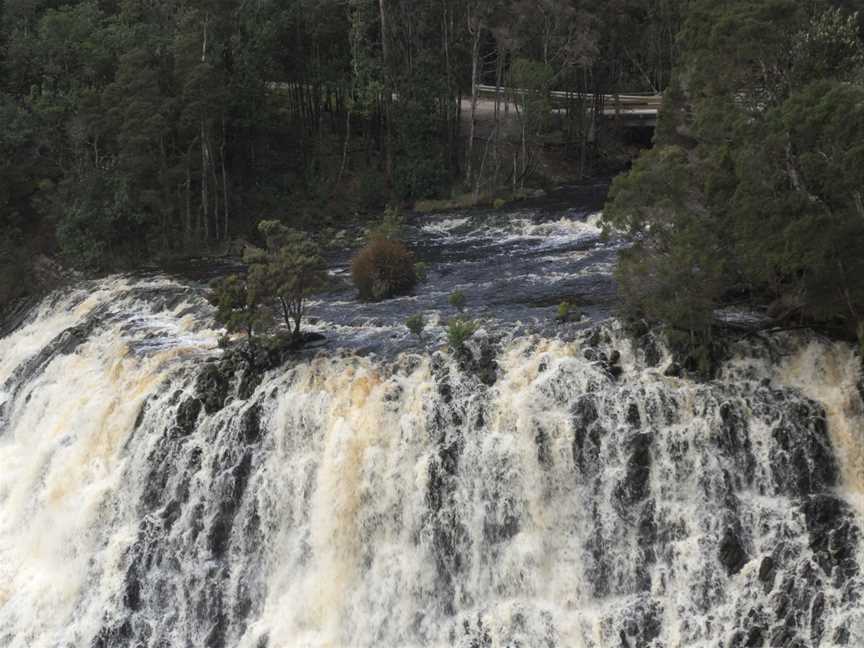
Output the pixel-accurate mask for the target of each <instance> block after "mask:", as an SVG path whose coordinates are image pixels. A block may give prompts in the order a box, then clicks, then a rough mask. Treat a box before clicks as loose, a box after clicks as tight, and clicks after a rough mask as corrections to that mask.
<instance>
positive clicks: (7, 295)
mask: <svg viewBox="0 0 864 648" xmlns="http://www.w3.org/2000/svg"><path fill="white" fill-rule="evenodd" d="M862 4H864V3H862V2H861V0H835V1H833V2H829V1H828V0H806V1H801V0H723V1H719V2H718V1H715V0H610V1H607V2H597V1H596V0H590V1H589V0H286V1H276V0H254V1H253V0H165V1H162V2H152V1H147V0H83V1H70V2H64V1H62V0H2V2H0V16H2V23H0V82H2V84H0V124H2V126H0V303H3V302H6V301H8V300H10V299H12V298H14V297H16V296H18V295H20V294H22V293H25V292H26V291H27V290H28V288H29V286H30V285H31V284H32V283H33V282H34V281H38V276H37V275H38V273H34V272H33V270H32V268H33V260H34V259H37V258H43V257H41V256H40V255H44V254H47V255H49V256H52V257H55V258H59V259H61V261H62V262H63V263H64V264H65V265H69V266H75V267H80V268H84V269H89V270H100V271H106V270H112V269H116V268H123V267H132V266H135V265H137V264H140V263H142V262H148V261H158V260H159V259H164V258H166V257H170V256H175V255H189V254H196V253H209V252H214V251H226V250H228V249H229V245H230V242H231V241H232V240H235V239H238V238H242V237H252V238H254V237H256V236H257V237H258V238H259V239H260V236H259V235H258V229H257V225H258V223H260V222H262V221H265V220H267V221H271V220H272V221H278V222H280V223H282V224H284V225H286V226H288V227H292V228H299V229H301V230H303V229H305V230H307V231H309V232H310V233H311V234H313V235H315V234H316V232H320V231H322V230H323V229H325V228H328V227H333V226H339V227H341V226H344V225H346V224H350V223H351V222H352V221H354V220H357V219H363V218H365V215H366V214H369V213H372V212H375V211H376V210H379V211H380V209H382V208H383V207H384V205H385V204H386V203H392V204H397V203H406V202H410V201H414V200H417V199H422V198H434V197H447V196H451V195H455V194H458V193H460V192H468V193H471V194H473V195H474V196H475V197H476V196H479V195H480V194H481V193H482V194H494V193H495V192H497V191H503V190H512V191H514V192H515V191H516V190H517V188H519V187H523V186H524V184H525V182H526V179H527V178H531V177H532V176H533V175H536V174H537V173H538V170H537V166H538V165H537V151H539V150H541V149H543V148H544V147H548V145H549V144H550V142H552V141H553V138H551V137H550V133H552V132H553V131H554V133H555V137H554V146H555V147H557V148H556V151H557V153H558V154H559V155H560V156H561V157H562V159H566V160H568V161H569V163H571V165H572V166H571V168H573V169H575V174H576V175H577V176H578V175H586V174H590V173H592V172H596V171H598V170H601V171H602V170H603V161H604V157H609V156H610V155H611V153H610V151H611V150H612V149H613V148H614V146H615V145H616V144H615V142H616V140H615V138H614V136H613V133H612V132H611V128H610V127H609V125H608V124H605V123H604V120H603V119H602V116H603V114H604V113H603V109H604V106H603V102H604V97H605V96H607V95H608V94H609V93H619V92H646V93H660V92H663V93H664V94H665V101H664V109H663V111H662V113H661V117H660V123H659V126H658V128H657V132H656V135H655V141H656V146H655V147H654V148H653V150H651V151H649V152H647V153H646V154H645V155H643V156H642V157H641V159H639V160H638V162H637V163H636V164H635V166H634V168H633V169H632V171H631V172H630V173H629V174H627V175H624V176H622V177H620V178H619V179H618V180H617V182H616V183H615V185H614V187H613V192H612V200H611V203H610V206H609V210H608V216H609V220H610V222H611V223H612V225H613V226H614V227H616V228H618V229H622V230H626V231H628V232H629V233H630V234H631V235H633V236H634V237H635V245H634V247H633V248H632V249H631V250H630V251H629V252H627V253H626V254H625V255H624V257H623V259H622V263H621V267H620V270H619V279H620V284H621V288H622V291H621V292H622V296H623V299H624V304H625V308H626V309H627V311H628V313H629V314H631V315H636V316H639V317H645V318H647V319H650V320H660V321H663V322H666V323H667V324H669V325H670V327H669V328H670V330H671V331H672V332H673V333H675V332H677V333H678V334H680V336H679V337H680V338H681V339H682V340H683V341H684V342H685V343H686V344H687V345H690V346H693V347H699V346H701V347H706V346H710V340H711V338H712V335H713V331H714V329H715V328H716V321H715V320H716V318H715V313H716V310H717V308H718V307H722V306H729V305H735V306H737V305H748V306H749V305H753V304H762V305H764V304H770V309H769V311H770V313H771V314H772V315H773V316H775V317H776V318H779V319H780V320H784V321H795V322H800V323H805V322H806V323H814V322H815V323H817V324H819V325H822V326H825V327H827V328H829V329H831V330H834V331H840V332H843V333H845V334H849V333H854V332H855V330H856V329H860V328H861V327H862V324H861V322H862V321H864V199H862V185H864V177H862V173H864V171H862V169H864V112H862V105H864V80H862V69H864V65H862V61H864V58H862V43H861V33H862V22H861V20H860V17H859V15H858V14H856V13H855V12H856V11H857V10H858V9H859V8H861V5H862ZM481 85H491V86H493V87H495V88H497V90H496V91H495V93H494V115H493V116H492V117H491V118H489V119H490V120H491V121H490V122H489V123H487V124H485V126H484V127H481V125H480V121H481V120H480V119H479V111H478V101H479V99H480V90H479V88H480V86H481ZM514 87H518V88H521V89H523V90H524V92H523V93H521V94H518V95H517V94H516V93H515V92H514V93H512V94H508V93H510V92H511V89H512V88H514ZM553 90H566V91H568V92H569V93H572V94H571V95H568V96H570V97H571V99H569V100H568V102H567V105H566V106H565V107H564V108H563V109H562V108H561V107H560V106H559V107H558V109H556V110H554V111H553V110H552V106H551V103H550V101H549V97H550V91H553ZM487 100H488V97H487ZM503 113H507V114H508V117H507V118H508V119H509V120H510V121H511V122H513V121H514V120H515V123H516V124H517V127H516V128H515V129H513V128H512V124H511V127H510V128H505V127H504V126H503V121H502V119H503V118H502V117H501V115H502V114H503ZM553 117H554V119H553ZM490 124H491V126H490ZM259 242H260V241H259Z"/></svg>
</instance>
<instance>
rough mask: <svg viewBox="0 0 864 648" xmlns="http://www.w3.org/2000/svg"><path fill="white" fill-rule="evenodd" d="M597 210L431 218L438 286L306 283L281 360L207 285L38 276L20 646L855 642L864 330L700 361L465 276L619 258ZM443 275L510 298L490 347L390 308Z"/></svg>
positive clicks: (7, 639) (20, 569)
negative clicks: (501, 221) (389, 292)
mask: <svg viewBox="0 0 864 648" xmlns="http://www.w3.org/2000/svg"><path fill="white" fill-rule="evenodd" d="M586 222H587V225H586ZM579 223H580V224H578V225H574V224H573V223H572V222H570V221H568V220H566V219H565V218H564V216H562V215H561V214H556V215H555V216H554V217H553V218H549V219H546V220H543V221H540V222H538V221H537V220H536V219H532V218H531V217H530V216H529V217H525V216H524V215H519V214H517V215H515V216H514V218H513V219H511V220H510V221H509V222H508V223H507V224H506V227H504V228H503V229H502V230H500V231H498V232H494V233H489V232H490V228H489V227H488V226H484V227H482V228H481V227H478V226H477V223H473V222H472V221H471V220H470V219H466V220H462V219H460V218H453V217H449V220H448V219H447V218H443V217H442V218H439V219H433V220H432V221H431V222H430V223H428V224H427V225H426V228H427V229H426V230H425V233H422V237H425V238H418V246H422V245H423V243H422V242H423V241H426V245H427V250H426V252H425V254H426V256H427V258H430V259H433V260H434V259H435V258H438V259H440V260H441V265H439V266H435V267H433V279H432V283H431V284H430V286H429V288H428V291H427V292H426V293H423V294H420V295H419V296H418V297H415V298H406V300H405V302H402V304H403V305H402V306H400V305H399V304H396V305H395V306H394V304H389V305H386V306H385V305H382V306H380V307H373V308H379V309H380V310H378V311H376V312H372V313H371V314H369V313H368V312H367V311H362V308H363V307H362V306H361V305H358V304H356V303H350V300H348V299H347V297H346V296H345V295H341V296H340V295H339V294H337V295H334V296H332V297H330V298H329V300H327V301H322V302H320V303H318V304H316V305H313V311H314V312H313V314H314V315H316V316H317V317H318V318H319V320H318V323H317V324H316V325H315V326H316V327H318V328H319V329H321V330H325V331H327V332H328V333H330V334H331V336H332V340H333V341H331V345H330V348H327V349H319V350H316V351H310V352H306V353H305V354H304V355H302V356H301V357H298V358H295V359H294V360H292V361H290V362H289V363H287V364H286V365H284V366H282V367H279V368H276V369H270V370H267V371H262V370H257V369H254V368H251V367H249V366H248V365H245V364H244V363H243V362H238V361H237V360H236V358H233V357H232V356H230V355H228V354H224V353H223V352H222V351H221V350H220V349H219V348H218V347H217V344H216V340H217V338H218V336H219V332H218V331H215V330H212V320H211V312H210V308H209V306H207V305H206V303H205V301H204V300H203V298H202V291H201V289H200V286H198V285H197V284H195V283H194V282H193V283H190V282H187V281H180V280H177V279H172V278H169V277H164V276H153V277H143V278H142V277H138V278H132V277H111V278H108V279H104V280H100V281H93V282H85V283H81V284H79V285H77V286H75V287H74V288H72V289H67V290H64V291H59V292H57V293H55V294H53V295H50V296H49V297H47V298H46V299H45V300H43V302H42V303H41V304H40V305H39V306H38V307H37V308H36V309H34V310H33V311H32V312H31V313H30V315H29V316H28V318H27V319H26V321H24V322H23V324H22V325H21V326H20V327H18V328H17V329H16V330H15V331H13V332H12V333H10V334H9V335H8V336H7V337H5V338H3V339H0V645H2V646H6V647H9V648H56V647H63V648H66V647H75V648H77V647H81V648H109V647H111V648H114V647H118V648H119V647H129V648H133V647H135V648H139V647H142V648H143V647H147V648H175V647H177V648H187V647H188V648H198V647H203V646H207V647H213V648H219V647H223V646H231V647H233V646H238V647H244V648H295V647H302V646H332V647H339V648H341V647H355V646H356V647H365V646H370V647H371V646H418V647H419V646H429V647H439V646H440V647H444V646H457V647H460V648H485V647H496V648H497V647H505V646H507V647H515V646H521V647H525V648H533V647H535V646H549V647H556V646H562V647H570V646H573V647H586V648H587V647H591V648H606V647H614V648H619V647H621V648H623V647H627V648H635V647H637V646H638V647H643V646H653V647H655V648H659V647H661V646H662V647H664V648H673V647H690V646H701V647H705V648H708V647H709V646H710V647H715V646H740V647H744V646H763V645H764V646H787V647H792V646H796V647H801V648H803V647H809V646H837V645H848V646H860V645H864V602H862V599H861V596H862V594H864V591H862V587H864V572H862V569H864V542H862V537H861V534H862V525H864V418H862V417H864V412H862V410H864V407H862V392H864V383H862V380H861V375H860V370H859V364H858V359H857V358H856V357H855V356H854V355H853V353H852V350H851V349H850V348H849V347H847V346H845V345H842V344H836V343H830V342H827V341H823V340H820V339H818V338H817V337H815V336H812V335H805V334H800V335H792V334H786V335H777V336H773V337H770V338H768V337H758V336H752V337H751V338H749V339H747V340H744V341H741V342H739V343H738V344H737V346H736V354H735V359H734V360H732V361H729V362H727V363H726V364H725V365H724V366H723V367H722V370H721V372H720V375H719V376H718V377H717V378H716V379H715V380H712V381H710V382H705V383H697V382H693V381H689V380H682V379H678V378H674V377H668V376H666V375H664V369H665V367H666V364H667V363H668V357H667V356H668V354H667V352H666V351H665V350H664V348H663V346H662V345H661V344H660V343H659V342H658V341H657V340H656V339H654V338H653V337H652V336H651V335H650V334H649V335H647V336H645V337H643V338H641V339H639V340H637V341H630V340H629V338H627V336H625V335H624V334H623V332H622V331H621V330H620V326H619V325H618V324H617V323H616V321H615V320H614V319H608V320H605V321H603V322H602V323H597V320H600V319H603V318H604V317H605V315H604V313H603V312H602V309H601V308H600V306H597V305H596V304H595V306H593V308H595V310H594V311H592V317H593V318H594V320H595V322H594V323H593V324H591V325H587V324H584V323H583V324H573V325H569V327H562V330H560V331H559V333H560V335H557V334H556V335H554V336H553V335H551V334H550V333H549V331H548V330H546V329H543V328H542V326H541V325H540V323H541V321H542V320H543V319H544V318H545V319H548V311H549V306H548V304H538V303H533V304H532V303H528V302H527V301H526V300H524V299H523V298H522V296H523V295H524V294H527V292H526V290H525V288H524V284H519V286H516V287H512V286H513V285H514V282H515V281H516V279H515V278H514V277H513V276H507V275H506V274H503V273H502V274H500V275H499V276H494V277H492V278H490V279H489V280H488V281H489V282H491V283H492V284H494V285H491V286H485V287H484V286H479V285H478V284H477V283H476V282H475V281H474V280H472V279H471V278H470V277H472V276H474V274H475V273H476V272H478V266H482V265H484V264H488V263H497V262H500V259H501V258H502V257H506V258H507V259H509V261H508V262H509V263H510V264H513V265H514V266H515V269H516V270H518V269H519V268H524V267H527V264H529V259H533V261H530V263H536V264H538V265H536V266H534V267H537V268H544V270H541V271H540V272H543V271H545V270H546V269H551V268H552V267H558V268H561V267H562V265H563V264H564V263H574V264H582V265H581V266H580V267H585V268H587V267H594V268H600V267H601V266H602V264H603V263H604V262H605V261H604V260H605V259H607V258H608V256H609V255H610V254H612V252H610V248H609V247H607V246H605V245H601V244H600V243H599V242H598V240H599V239H598V238H597V236H596V235H593V234H592V236H593V237H594V238H593V239H592V241H594V242H593V243H591V244H590V245H589V246H588V247H586V244H585V243H584V239H585V228H586V227H593V225H591V223H590V222H588V221H585V215H584V214H583V215H581V216H580V217H579ZM487 234H488V239H486V238H484V237H485V236H487ZM418 236H421V234H418ZM508 236H509V237H510V239H508ZM576 238H578V241H579V242H578V243H577V242H575V241H576ZM438 239H446V240H447V241H448V246H444V245H441V246H438V247H437V248H436V247H434V245H433V243H434V241H435V240H438ZM502 241H503V242H502ZM484 246H485V247H484ZM501 246H504V247H501ZM507 246H509V247H507ZM591 246H594V247H591ZM478 249H479V250H481V252H482V253H481V254H479V255H478V254H477V252H476V250H478ZM469 250H474V252H470V253H469ZM484 250H485V251H484ZM592 250H593V252H592ZM499 252H500V254H499ZM592 255H593V256H592ZM496 259H498V261H496ZM549 259H551V261H550V260H549ZM544 260H546V261H544ZM547 262H548V264H549V265H548V266H544V265H543V264H544V263H547ZM445 263H448V264H452V266H453V269H452V270H451V271H450V273H449V274H445V272H446V269H445V268H444V265H445ZM337 272H338V268H337ZM561 272H562V274H561V276H552V277H551V278H550V279H548V281H546V282H545V283H544V284H543V285H544V290H545V289H547V288H548V287H549V286H554V285H555V284H556V283H558V284H559V288H560V287H561V286H562V285H563V286H564V292H568V291H571V290H573V289H574V287H578V286H577V284H578V281H580V280H579V279H578V276H588V275H590V274H591V273H588V275H584V274H583V275H578V273H574V274H573V275H572V276H571V275H567V273H566V272H565V271H564V270H562V271H561ZM592 272H594V271H592ZM596 272H597V273H600V272H601V270H599V269H597V270H596ZM535 274H537V273H535ZM565 275H567V276H565ZM447 276H449V277H450V279H442V277H447ZM538 276H539V275H538ZM574 277H577V278H576V279H574ZM441 281H445V285H444V287H442V284H441V283H440V282H441ZM527 281H532V280H531V279H530V278H529V279H527ZM592 281H594V280H592ZM603 281H604V280H596V281H594V283H592V284H591V285H601V284H602V285H605V286H608V285H609V283H608V282H609V280H608V278H607V279H606V280H605V282H606V283H603ZM537 282H538V283H543V281H542V279H538V280H537ZM574 282H576V283H574ZM454 284H455V285H465V286H466V287H468V288H469V290H471V291H472V296H473V300H474V301H473V303H474V304H475V305H476V308H478V309H481V310H482V308H485V307H486V306H487V302H484V301H483V299H484V296H485V297H494V296H495V295H496V294H497V295H498V298H499V301H500V303H501V304H504V306H503V307H502V309H503V311H504V314H503V315H502V317H501V320H500V322H498V323H491V322H487V326H486V329H485V330H484V331H481V332H480V333H479V334H478V335H477V338H476V340H474V341H473V342H472V343H471V354H472V357H473V360H466V359H462V360H459V359H457V358H454V357H453V355H452V354H450V353H448V352H446V351H444V350H441V349H440V348H439V346H440V345H439V344H438V340H440V339H441V336H442V333H441V331H440V328H435V329H434V330H433V331H432V332H430V340H428V341H427V342H425V343H424V344H422V345H418V344H416V343H414V342H412V341H410V340H409V339H408V337H407V335H406V334H405V333H404V332H402V331H401V329H400V327H399V326H398V324H399V323H400V322H401V318H402V317H403V315H404V312H405V310H400V309H403V307H404V308H405V309H408V308H416V307H417V304H418V303H419V304H420V307H421V308H423V309H424V310H427V311H429V312H430V313H431V312H435V311H440V310H442V309H443V308H446V307H445V306H443V305H442V303H441V300H442V296H443V300H444V301H446V294H447V292H448V291H449V290H450V289H451V288H452V285H454ZM508 285H509V286H511V288H510V289H507V286H508ZM578 285H581V284H578ZM604 290H605V288H604ZM520 291H521V292H520ZM559 293H560V291H559ZM549 295H550V298H551V296H552V292H550V293H549ZM412 300H413V301H412ZM340 301H341V302H344V303H342V304H340ZM553 303H554V302H553ZM599 303H600V304H601V305H602V304H604V303H606V302H604V301H603V300H599ZM406 304H407V306H406ZM346 309H347V311H350V310H351V309H354V312H353V313H347V314H346ZM388 309H391V310H388ZM543 309H546V310H543ZM475 312H476V311H475ZM477 314H482V313H480V312H477ZM607 314H608V313H607ZM358 317H359V318H360V319H361V320H362V322H361V323H360V324H358V325H357V326H352V325H351V321H352V318H353V319H357V318H358ZM367 317H368V319H367ZM532 317H534V318H535V321H534V324H533V330H532V328H531V327H530V326H525V322H526V321H530V320H531V318H532ZM369 319H371V320H375V322H376V323H375V324H374V325H369V323H368V321H369ZM354 329H359V330H360V331H361V333H357V332H356V331H355V330H354ZM352 331H353V332H352ZM370 331H371V333H370ZM370 344H371V345H372V347H371V351H370V350H369V345H370ZM359 349H365V353H357V350H359ZM373 351H374V353H373ZM617 356H620V360H618V361H616V360H615V359H614V358H615V357H617ZM613 365H618V366H620V372H619V371H618V370H617V367H613ZM619 373H620V375H618V374H619Z"/></svg>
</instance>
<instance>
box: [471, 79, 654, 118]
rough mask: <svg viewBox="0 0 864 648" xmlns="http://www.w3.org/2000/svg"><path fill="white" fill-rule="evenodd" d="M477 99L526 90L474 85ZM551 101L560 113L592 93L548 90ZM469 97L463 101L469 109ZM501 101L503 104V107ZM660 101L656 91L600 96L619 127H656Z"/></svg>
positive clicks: (605, 110)
mask: <svg viewBox="0 0 864 648" xmlns="http://www.w3.org/2000/svg"><path fill="white" fill-rule="evenodd" d="M477 89H478V91H479V92H478V94H479V95H480V98H481V99H480V101H481V103H483V104H486V103H487V102H492V101H494V99H495V96H496V94H497V95H499V97H500V98H501V100H502V101H504V102H507V104H509V105H510V106H512V103H509V102H510V101H511V100H512V98H513V97H516V96H520V95H524V94H525V93H526V90H521V89H518V88H504V87H498V88H496V87H495V86H492V85H479V86H477ZM549 97H550V99H551V100H552V105H553V110H554V111H555V112H561V111H562V110H563V109H565V108H567V107H569V106H572V105H573V104H574V103H578V102H580V101H584V102H587V103H591V102H593V101H594V95H590V94H583V93H579V92H567V91H564V90H554V91H552V92H550V93H549ZM470 103H471V102H470V99H469V100H468V101H467V104H468V106H469V110H470ZM507 104H505V107H506V106H507ZM662 104H663V95H657V94H607V95H603V115H604V116H605V117H607V118H608V119H615V120H619V121H620V123H621V124H622V125H623V126H628V127H635V128H654V127H656V126H657V114H658V113H659V111H660V107H661V105H662ZM486 110H488V105H484V106H483V111H484V112H485V111H486Z"/></svg>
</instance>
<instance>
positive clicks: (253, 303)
mask: <svg viewBox="0 0 864 648" xmlns="http://www.w3.org/2000/svg"><path fill="white" fill-rule="evenodd" d="M210 290H211V291H210V294H209V295H208V299H209V301H210V303H211V304H212V305H213V306H215V307H216V313H215V314H214V318H215V320H216V322H217V324H219V325H221V326H224V327H225V329H226V330H227V331H228V332H229V333H239V332H243V333H245V334H246V336H247V337H248V338H249V341H250V342H251V341H252V339H253V336H254V335H255V332H256V331H258V330H259V329H261V328H264V327H266V326H267V325H268V324H269V323H270V317H269V315H268V313H267V311H266V309H264V308H262V303H261V302H262V297H263V295H261V294H260V293H259V291H257V290H256V289H255V287H254V286H252V285H250V282H248V281H247V279H246V278H245V277H242V276H240V275H230V276H228V277H225V278H223V279H217V280H215V281H214V282H213V283H211V284H210Z"/></svg>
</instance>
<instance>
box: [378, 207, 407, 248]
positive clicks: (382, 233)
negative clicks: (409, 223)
mask: <svg viewBox="0 0 864 648" xmlns="http://www.w3.org/2000/svg"><path fill="white" fill-rule="evenodd" d="M404 232H405V215H404V214H403V213H402V210H401V209H399V207H394V206H393V205H387V208H386V209H385V210H384V214H383V216H382V217H381V220H380V221H379V222H378V223H377V224H376V225H374V226H373V227H372V228H370V230H369V240H370V241H375V240H379V239H389V240H392V241H398V240H400V239H401V238H402V236H403V234H404Z"/></svg>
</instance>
